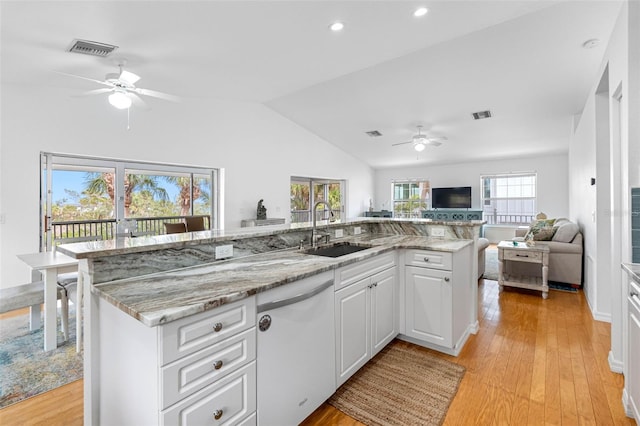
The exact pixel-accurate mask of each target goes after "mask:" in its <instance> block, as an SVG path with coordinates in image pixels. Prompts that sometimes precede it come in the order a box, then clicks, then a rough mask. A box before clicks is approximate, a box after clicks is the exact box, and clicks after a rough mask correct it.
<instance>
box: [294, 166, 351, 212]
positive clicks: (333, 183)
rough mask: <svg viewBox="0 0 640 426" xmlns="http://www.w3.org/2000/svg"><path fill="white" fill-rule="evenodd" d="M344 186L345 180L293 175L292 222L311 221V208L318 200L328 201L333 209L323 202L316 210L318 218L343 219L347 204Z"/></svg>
mask: <svg viewBox="0 0 640 426" xmlns="http://www.w3.org/2000/svg"><path fill="white" fill-rule="evenodd" d="M344 187H345V181H344V180H327V179H314V178H304V177H292V178H291V223H299V222H311V208H312V207H313V206H314V205H315V203H317V202H318V201H326V202H327V203H329V205H330V206H331V209H329V208H327V206H326V205H324V204H321V205H320V208H318V209H317V210H316V220H324V219H327V218H330V220H332V221H333V220H338V219H341V218H342V214H343V212H344V205H345V195H344ZM311 200H313V202H312V201H311Z"/></svg>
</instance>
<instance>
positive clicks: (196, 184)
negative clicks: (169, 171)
mask: <svg viewBox="0 0 640 426" xmlns="http://www.w3.org/2000/svg"><path fill="white" fill-rule="evenodd" d="M164 179H165V180H166V181H167V182H170V183H172V184H174V185H176V186H178V187H179V188H180V193H179V194H178V205H179V206H180V216H189V215H191V205H192V204H193V201H195V200H197V199H199V198H202V199H203V201H204V202H205V203H206V202H207V201H208V200H209V193H208V192H207V191H206V190H205V189H203V186H206V185H203V184H206V182H207V179H206V178H199V177H195V176H194V177H193V194H192V193H191V192H192V188H191V186H192V183H191V177H189V176H165V177H164ZM192 195H193V197H192Z"/></svg>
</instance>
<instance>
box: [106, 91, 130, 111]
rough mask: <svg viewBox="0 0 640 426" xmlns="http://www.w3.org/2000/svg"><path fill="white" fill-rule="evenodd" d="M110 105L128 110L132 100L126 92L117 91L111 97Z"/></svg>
mask: <svg viewBox="0 0 640 426" xmlns="http://www.w3.org/2000/svg"><path fill="white" fill-rule="evenodd" d="M109 103H110V104H111V105H113V106H114V107H116V108H118V109H127V108H129V107H130V106H131V98H129V97H128V96H127V95H126V93H124V92H120V91H115V92H113V93H112V94H110V95H109Z"/></svg>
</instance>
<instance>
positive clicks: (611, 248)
mask: <svg viewBox="0 0 640 426" xmlns="http://www.w3.org/2000/svg"><path fill="white" fill-rule="evenodd" d="M638 22H640V3H638V2H637V1H626V2H625V3H624V5H623V7H622V9H621V12H620V15H619V17H618V20H617V22H616V25H615V27H614V29H613V32H612V35H611V38H610V40H609V44H608V46H606V51H605V53H604V58H603V61H602V64H601V66H600V71H599V72H598V74H597V76H595V77H594V81H593V87H592V90H591V92H590V94H589V97H588V98H587V100H586V103H585V106H584V112H583V113H582V116H581V117H580V118H579V119H578V120H577V124H576V126H575V131H574V132H573V135H572V138H571V143H570V148H569V168H570V174H569V176H570V178H569V179H570V209H571V216H572V217H574V218H575V219H576V221H577V222H578V223H579V224H580V225H581V227H582V231H583V233H584V237H585V294H586V296H587V301H588V303H589V306H590V308H591V311H592V314H593V316H594V318H595V319H598V320H603V321H610V322H611V352H610V353H609V364H610V367H611V369H612V370H613V371H617V372H621V371H622V370H623V369H624V365H625V362H624V360H623V357H624V355H623V353H624V348H623V345H624V342H623V334H624V333H625V330H624V318H625V316H626V303H625V298H626V284H625V278H624V277H623V274H622V273H621V269H620V262H629V261H630V259H631V238H630V234H631V227H630V188H631V187H634V186H640V122H639V121H638V119H637V117H638V116H639V115H640V30H639V28H638V27H639V25H638ZM603 96H604V98H603ZM603 129H605V130H604V131H603ZM589 177H595V178H596V185H595V186H590V185H589V184H588V180H587V179H588V178H589ZM617 182H619V183H617ZM599 183H602V184H599ZM616 253H617V255H616Z"/></svg>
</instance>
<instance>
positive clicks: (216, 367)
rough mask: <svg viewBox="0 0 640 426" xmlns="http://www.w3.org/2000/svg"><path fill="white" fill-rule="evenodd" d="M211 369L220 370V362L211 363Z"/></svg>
mask: <svg viewBox="0 0 640 426" xmlns="http://www.w3.org/2000/svg"><path fill="white" fill-rule="evenodd" d="M213 368H215V369H216V370H220V369H221V368H222V360H218V361H216V362H214V363H213Z"/></svg>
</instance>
